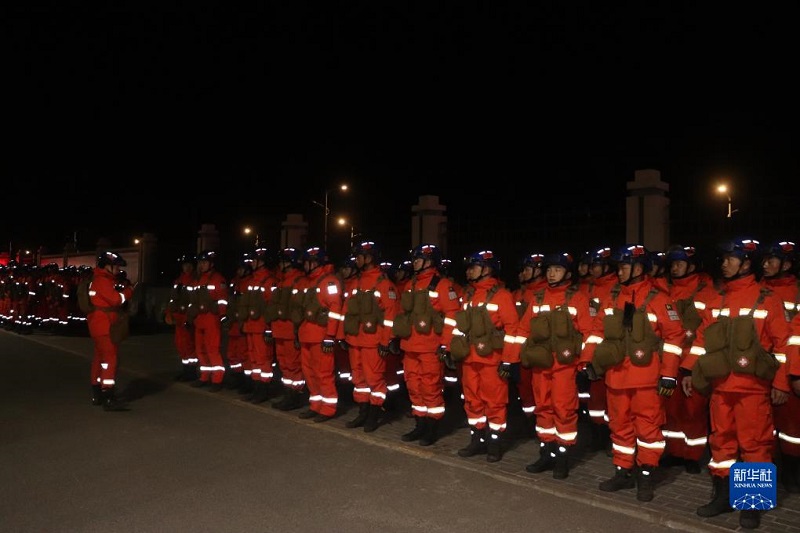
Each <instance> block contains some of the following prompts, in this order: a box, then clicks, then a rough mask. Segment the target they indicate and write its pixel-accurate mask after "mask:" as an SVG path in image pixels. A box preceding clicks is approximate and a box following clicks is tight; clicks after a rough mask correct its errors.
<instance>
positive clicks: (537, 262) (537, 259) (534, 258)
mask: <svg viewBox="0 0 800 533" xmlns="http://www.w3.org/2000/svg"><path fill="white" fill-rule="evenodd" d="M543 260H544V254H540V253H532V254H528V255H526V256H524V257H523V258H522V261H520V270H522V269H524V268H525V267H531V268H542V261H543Z"/></svg>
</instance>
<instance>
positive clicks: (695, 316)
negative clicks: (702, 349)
mask: <svg viewBox="0 0 800 533" xmlns="http://www.w3.org/2000/svg"><path fill="white" fill-rule="evenodd" d="M675 305H676V307H677V308H678V314H679V315H680V317H681V326H683V329H686V330H689V331H697V328H698V327H700V323H701V322H702V321H703V320H702V319H701V318H700V313H698V312H697V308H696V307H695V306H694V301H693V300H692V299H691V298H684V299H682V300H676V302H675Z"/></svg>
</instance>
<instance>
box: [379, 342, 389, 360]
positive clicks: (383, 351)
mask: <svg viewBox="0 0 800 533" xmlns="http://www.w3.org/2000/svg"><path fill="white" fill-rule="evenodd" d="M378 355H380V356H381V357H383V358H386V356H388V355H389V347H388V346H387V345H385V344H379V345H378Z"/></svg>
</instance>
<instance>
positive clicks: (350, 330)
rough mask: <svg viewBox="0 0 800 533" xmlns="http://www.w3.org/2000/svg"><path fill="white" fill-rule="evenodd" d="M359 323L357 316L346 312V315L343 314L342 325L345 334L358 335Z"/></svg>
mask: <svg viewBox="0 0 800 533" xmlns="http://www.w3.org/2000/svg"><path fill="white" fill-rule="evenodd" d="M348 306H349V303H348ZM360 324H361V319H360V318H359V316H358V315H354V314H351V313H349V312H348V313H347V314H346V315H344V324H343V325H342V326H343V329H344V333H345V335H358V331H359V330H358V328H359V325H360Z"/></svg>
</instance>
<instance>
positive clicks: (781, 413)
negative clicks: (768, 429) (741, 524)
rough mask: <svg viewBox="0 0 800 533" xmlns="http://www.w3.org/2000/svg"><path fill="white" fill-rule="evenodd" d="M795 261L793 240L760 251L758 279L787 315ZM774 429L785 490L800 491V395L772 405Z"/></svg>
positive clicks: (796, 297)
mask: <svg viewBox="0 0 800 533" xmlns="http://www.w3.org/2000/svg"><path fill="white" fill-rule="evenodd" d="M796 261H797V248H796V245H795V243H793V242H792V241H787V240H777V241H774V242H772V243H771V244H770V245H768V246H767V247H766V249H765V250H764V253H763V254H762V262H761V268H762V271H763V277H762V278H761V282H762V283H763V284H764V286H765V287H767V288H768V289H771V290H772V291H773V292H774V293H775V294H776V295H777V296H778V298H780V299H781V300H782V301H783V309H784V311H785V313H786V319H787V320H789V321H792V320H793V319H794V317H795V315H797V314H798V304H800V282H798V279H797V276H796V275H795V273H794V269H795V265H796ZM773 409H774V413H775V429H776V430H777V431H778V443H777V445H778V452H779V453H778V454H776V455H779V456H780V466H779V467H778V472H779V474H780V476H779V477H780V480H781V482H782V484H783V487H784V488H785V489H786V492H789V493H792V494H797V493H800V397H798V396H796V395H794V394H789V396H788V398H787V400H786V403H784V404H781V405H775V406H773Z"/></svg>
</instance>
